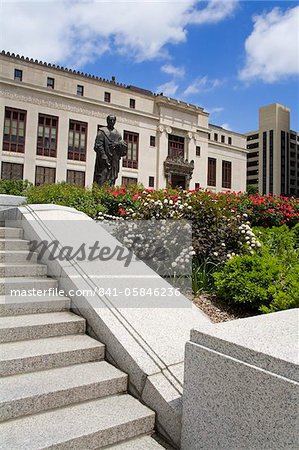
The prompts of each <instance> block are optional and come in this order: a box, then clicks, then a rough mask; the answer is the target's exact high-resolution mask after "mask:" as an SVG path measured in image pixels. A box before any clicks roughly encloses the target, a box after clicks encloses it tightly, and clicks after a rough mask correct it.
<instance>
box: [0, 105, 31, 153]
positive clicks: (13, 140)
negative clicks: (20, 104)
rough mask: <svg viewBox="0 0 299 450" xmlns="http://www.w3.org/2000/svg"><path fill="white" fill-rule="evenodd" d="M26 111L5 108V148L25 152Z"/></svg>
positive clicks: (9, 150) (5, 149)
mask: <svg viewBox="0 0 299 450" xmlns="http://www.w3.org/2000/svg"><path fill="white" fill-rule="evenodd" d="M25 128H26V111H23V110H20V109H14V108H5V118H4V132H3V150H4V151H8V152H16V153H24V151H25V131H26V130H25Z"/></svg>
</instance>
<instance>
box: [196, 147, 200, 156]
mask: <svg viewBox="0 0 299 450" xmlns="http://www.w3.org/2000/svg"><path fill="white" fill-rule="evenodd" d="M200 150H201V149H200V146H199V145H197V146H196V149H195V152H196V156H200Z"/></svg>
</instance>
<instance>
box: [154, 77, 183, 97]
mask: <svg viewBox="0 0 299 450" xmlns="http://www.w3.org/2000/svg"><path fill="white" fill-rule="evenodd" d="M178 87H179V86H178V84H177V83H176V82H175V81H174V80H172V81H168V82H167V83H164V84H161V85H160V86H158V87H157V89H156V92H158V93H161V92H163V95H165V96H166V97H171V96H172V95H175V93H176V92H177V90H178Z"/></svg>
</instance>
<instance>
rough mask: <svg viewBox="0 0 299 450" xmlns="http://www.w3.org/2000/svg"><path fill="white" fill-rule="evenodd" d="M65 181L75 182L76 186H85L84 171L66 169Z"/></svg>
mask: <svg viewBox="0 0 299 450" xmlns="http://www.w3.org/2000/svg"><path fill="white" fill-rule="evenodd" d="M66 181H67V183H69V184H75V185H76V186H82V187H84V186H85V172H81V171H80V170H67V171H66Z"/></svg>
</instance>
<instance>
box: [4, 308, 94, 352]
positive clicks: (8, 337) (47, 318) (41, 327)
mask: <svg viewBox="0 0 299 450" xmlns="http://www.w3.org/2000/svg"><path fill="white" fill-rule="evenodd" d="M82 333H85V319H83V318H82V317H79V316H77V315H76V314H74V313H71V312H69V311H65V312H54V313H43V314H26V315H22V316H8V317H0V342H14V341H25V340H28V339H40V338H45V337H53V336H65V335H68V334H82ZM29 345H30V344H29Z"/></svg>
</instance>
